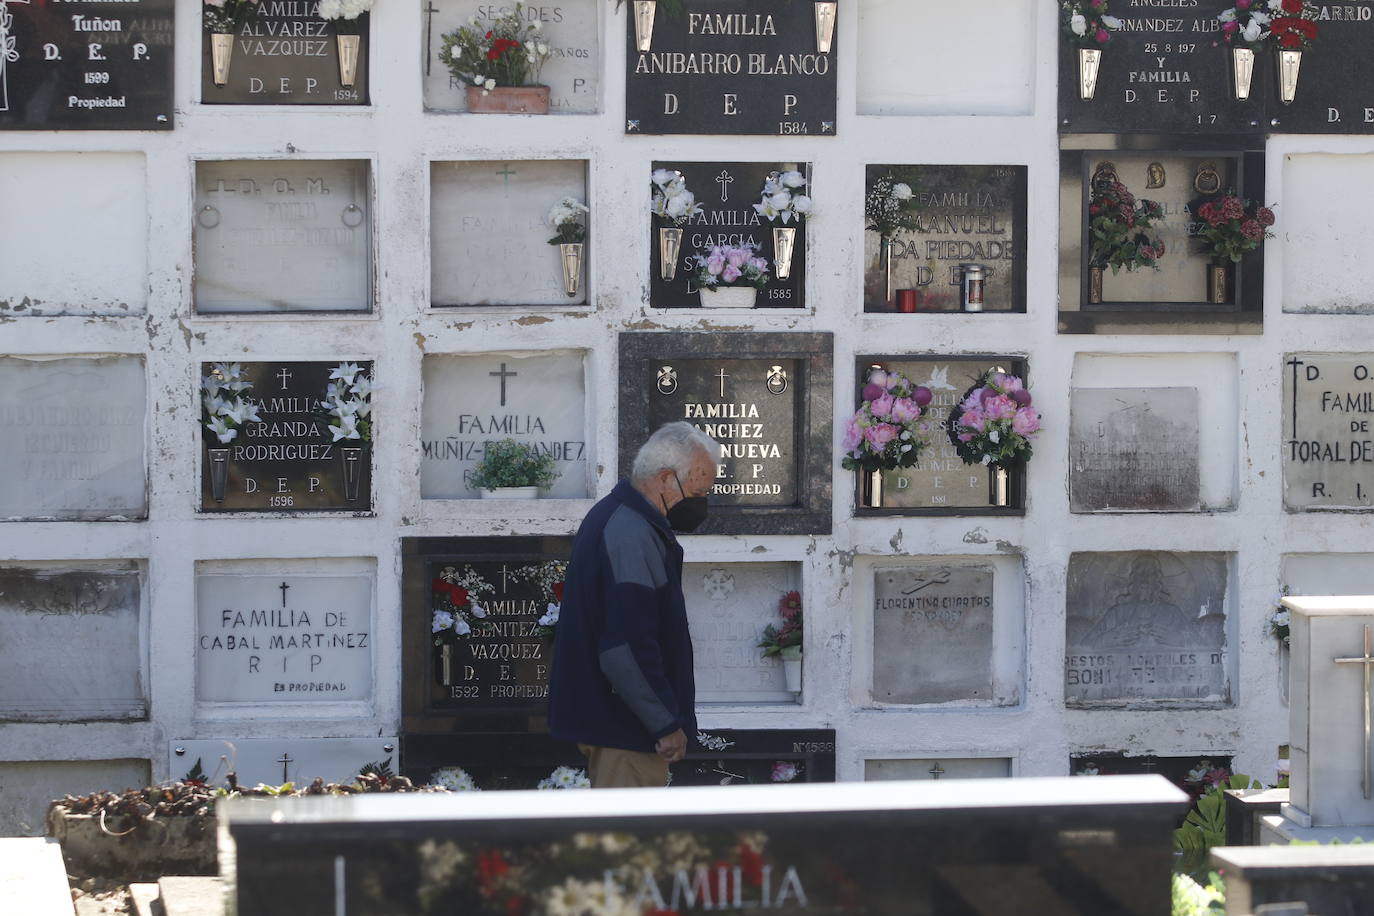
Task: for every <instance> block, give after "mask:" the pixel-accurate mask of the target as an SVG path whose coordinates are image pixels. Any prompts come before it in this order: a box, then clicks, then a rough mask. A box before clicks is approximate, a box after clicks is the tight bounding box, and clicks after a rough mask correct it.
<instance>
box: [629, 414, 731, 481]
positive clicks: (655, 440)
mask: <svg viewBox="0 0 1374 916" xmlns="http://www.w3.org/2000/svg"><path fill="white" fill-rule="evenodd" d="M698 451H702V452H705V453H706V457H707V458H709V459H710V461H711V463H712V464H715V463H716V461H718V460H719V458H720V445H719V444H718V443H717V442H716V440H715V439H712V438H711V437H710V436H708V435H706V434H705V433H704V432H702V431H701V430H699V429H697V428H696V427H695V426H693V425H692V424H691V423H688V422H687V421H686V420H678V421H677V422H675V423H664V424H663V425H662V426H660V427H659V428H658V429H656V430H654V434H653V435H652V436H650V437H649V439H648V441H647V442H645V443H644V444H643V445H641V446H640V447H639V452H638V453H636V454H635V460H634V465H633V466H632V467H631V469H630V477H631V479H633V480H648V479H649V478H650V477H653V476H654V475H655V474H657V473H658V472H659V471H661V470H663V469H664V468H671V469H672V470H673V471H676V472H677V476H678V478H679V479H681V478H685V477H686V476H687V472H688V471H690V470H691V469H692V460H693V459H694V458H696V454H697V452H698Z"/></svg>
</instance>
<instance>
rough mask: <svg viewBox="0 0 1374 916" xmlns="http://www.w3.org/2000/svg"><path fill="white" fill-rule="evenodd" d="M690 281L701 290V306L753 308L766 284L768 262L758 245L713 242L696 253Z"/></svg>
mask: <svg viewBox="0 0 1374 916" xmlns="http://www.w3.org/2000/svg"><path fill="white" fill-rule="evenodd" d="M696 260H697V265H698V266H697V271H696V273H695V274H693V275H692V282H694V283H695V284H696V285H697V288H698V290H699V291H700V293H701V305H702V308H738V309H748V308H753V307H754V299H755V297H757V296H758V292H759V290H761V289H763V288H764V287H766V286H767V285H768V279H769V278H768V261H767V260H766V259H764V258H761V257H759V256H758V246H757V245H755V244H754V243H752V242H751V243H749V244H746V245H713V246H712V247H710V248H708V249H706V250H705V251H704V252H702V253H701V254H698V255H697V256H696Z"/></svg>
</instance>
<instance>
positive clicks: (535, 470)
mask: <svg viewBox="0 0 1374 916" xmlns="http://www.w3.org/2000/svg"><path fill="white" fill-rule="evenodd" d="M557 479H558V471H557V470H555V469H554V464H553V455H551V454H549V453H548V452H544V453H542V454H541V453H540V452H539V451H538V450H537V449H536V448H535V447H534V446H533V445H530V444H529V443H526V442H516V441H515V440H514V439H501V440H499V441H497V442H488V443H486V445H485V446H484V448H483V451H482V460H481V461H479V462H477V466H476V467H475V468H473V469H472V477H471V479H470V481H469V482H468V486H469V487H472V488H474V489H480V490H481V491H482V498H483V499H536V498H538V496H539V491H540V490H541V489H548V488H549V487H551V486H553V482H554V481H555V480H557Z"/></svg>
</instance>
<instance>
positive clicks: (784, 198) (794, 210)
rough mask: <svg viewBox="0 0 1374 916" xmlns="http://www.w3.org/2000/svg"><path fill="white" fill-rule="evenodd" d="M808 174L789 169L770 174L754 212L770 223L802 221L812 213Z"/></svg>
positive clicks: (765, 180)
mask: <svg viewBox="0 0 1374 916" xmlns="http://www.w3.org/2000/svg"><path fill="white" fill-rule="evenodd" d="M805 190H806V176H805V175H803V174H802V173H801V172H798V171H796V170H793V169H789V170H787V171H785V172H778V173H775V174H773V175H770V176H768V178H766V179H764V182H763V197H762V198H761V199H760V200H759V202H758V203H756V204H754V212H756V213H758V215H759V216H760V217H762V218H763V219H764V220H766V221H767V222H770V223H782V224H783V225H784V226H786V225H787V224H788V222H789V221H795V222H797V223H801V222H802V221H803V220H805V219H806V218H807V217H808V216H810V215H811V208H812V202H811V198H810V197H809V196H807V195H806V193H805Z"/></svg>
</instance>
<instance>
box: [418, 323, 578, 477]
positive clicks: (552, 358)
mask: <svg viewBox="0 0 1374 916" xmlns="http://www.w3.org/2000/svg"><path fill="white" fill-rule="evenodd" d="M583 359H584V354H583V353H582V352H581V351H573V350H555V351H549V352H545V353H534V354H527V355H520V354H509V353H482V354H475V355H471V356H427V357H425V360H424V367H423V374H424V385H425V395H424V404H423V406H422V407H421V412H420V496H421V498H423V499H477V498H480V496H481V491H479V490H476V489H471V488H470V487H469V486H468V482H469V480H470V478H471V475H472V470H473V468H475V467H476V466H477V462H479V461H481V460H482V450H483V446H484V444H485V443H487V442H496V441H499V440H501V439H514V440H515V441H517V442H527V443H530V444H532V445H534V446H535V447H536V448H537V449H538V450H539V451H540V452H544V453H548V454H551V455H553V458H554V468H555V469H556V470H557V471H558V472H559V476H558V479H557V480H555V481H554V483H553V486H552V487H550V488H549V490H548V492H547V493H546V494H544V495H546V496H550V497H554V498H561V499H578V498H582V497H585V496H586V495H587V441H586V440H587V434H586V424H585V404H584V401H585V395H584V369H583Z"/></svg>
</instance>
